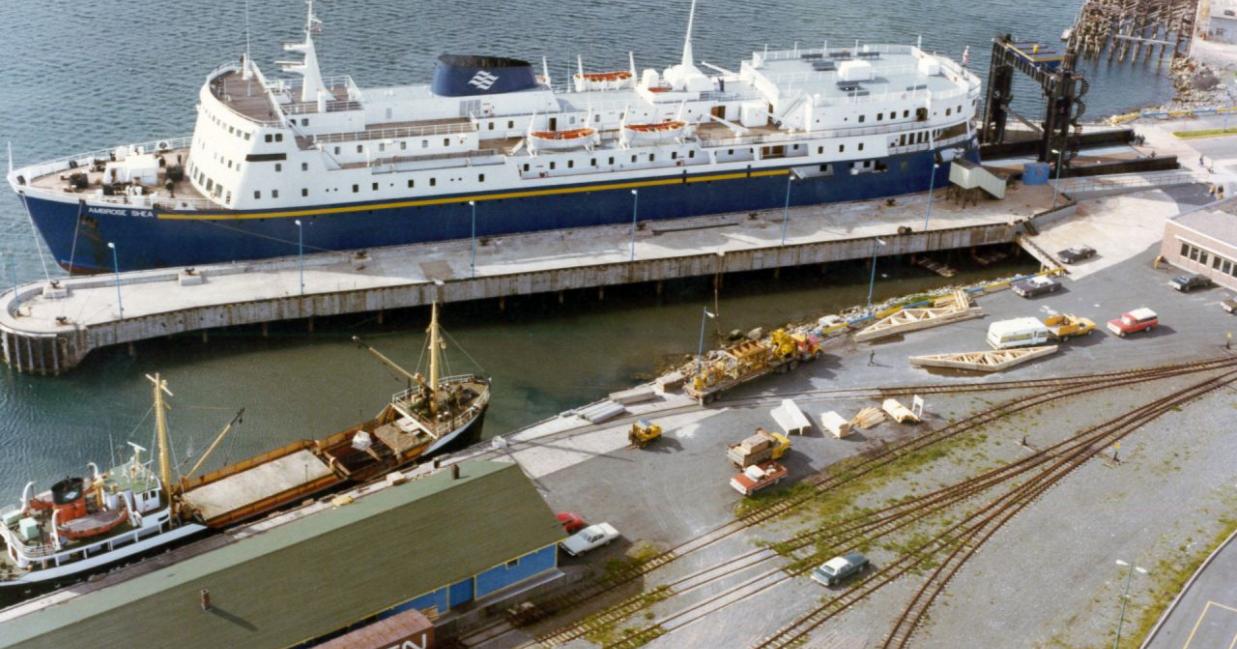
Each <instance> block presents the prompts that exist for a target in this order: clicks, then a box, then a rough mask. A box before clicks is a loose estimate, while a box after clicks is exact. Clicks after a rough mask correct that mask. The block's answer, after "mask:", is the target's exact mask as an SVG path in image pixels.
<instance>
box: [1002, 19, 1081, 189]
mask: <svg viewBox="0 0 1237 649" xmlns="http://www.w3.org/2000/svg"><path fill="white" fill-rule="evenodd" d="M1074 59H1075V54H1074V52H1073V51H1072V50H1068V49H1067V50H1066V51H1065V52H1064V53H1062V52H1058V51H1056V50H1054V49H1052V47H1050V46H1047V45H1044V44H1042V43H1038V42H1017V41H1015V40H1014V38H1013V36H1011V35H1009V34H1006V35H1005V36H1003V37H1001V38H995V39H993V40H992V63H991V65H990V67H989V68H988V92H987V96H986V99H985V103H984V123H983V128H982V130H981V131H980V138H981V140H982V141H983V143H984V144H989V145H991V144H1001V143H1003V142H1005V135H1006V132H1005V126H1006V123H1007V122H1008V120H1009V117H1010V116H1011V115H1013V116H1014V117H1015V118H1017V119H1018V120H1019V121H1022V122H1023V123H1025V124H1027V126H1029V127H1031V128H1032V129H1033V130H1035V131H1037V132H1038V133H1039V135H1040V141H1039V145H1038V147H1037V157H1038V159H1039V161H1040V162H1053V163H1057V162H1063V163H1065V164H1068V162H1069V158H1071V157H1072V156H1073V155H1074V153H1076V150H1074V149H1071V140H1070V131H1071V130H1072V129H1079V126H1078V120H1079V118H1081V117H1082V114H1083V113H1084V112H1085V111H1086V104H1084V103H1083V101H1082V97H1083V95H1086V94H1087V89H1088V87H1089V84H1088V83H1087V80H1086V79H1084V78H1083V77H1082V75H1081V74H1079V73H1078V72H1076V71H1075V70H1074ZM1016 72H1021V73H1022V74H1024V75H1026V76H1027V77H1029V78H1030V79H1031V80H1032V81H1034V82H1035V83H1037V84H1038V85H1039V87H1040V88H1041V89H1042V91H1043V93H1044V98H1045V101H1046V106H1045V110H1044V120H1043V122H1042V123H1041V124H1038V125H1037V124H1033V123H1031V122H1030V121H1028V120H1026V119H1025V118H1023V117H1022V116H1020V115H1018V114H1017V113H1015V112H1014V111H1013V109H1012V108H1011V107H1010V102H1011V101H1012V100H1013V87H1014V74H1015V73H1016ZM1075 149H1076V141H1075ZM1054 151H1055V152H1056V153H1054ZM1058 171H1059V170H1058Z"/></svg>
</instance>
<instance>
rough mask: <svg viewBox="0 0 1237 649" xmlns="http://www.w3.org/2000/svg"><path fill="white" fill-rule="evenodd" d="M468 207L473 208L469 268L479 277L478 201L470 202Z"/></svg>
mask: <svg viewBox="0 0 1237 649" xmlns="http://www.w3.org/2000/svg"><path fill="white" fill-rule="evenodd" d="M468 207H471V208H472V261H470V262H468V267H469V268H471V269H472V276H473V277H476V276H477V201H468Z"/></svg>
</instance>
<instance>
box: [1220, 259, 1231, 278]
mask: <svg viewBox="0 0 1237 649" xmlns="http://www.w3.org/2000/svg"><path fill="white" fill-rule="evenodd" d="M1232 271H1233V262H1231V261H1229V260H1227V259H1225V260H1224V267H1223V268H1221V269H1220V272H1221V273H1224V274H1225V275H1231V274H1232Z"/></svg>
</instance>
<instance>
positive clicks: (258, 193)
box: [208, 174, 485, 202]
mask: <svg viewBox="0 0 1237 649" xmlns="http://www.w3.org/2000/svg"><path fill="white" fill-rule="evenodd" d="M477 182H479V183H483V182H485V174H477ZM416 185H417V183H416V180H414V179H412V178H409V179H408V188H409V189H412V188H414V187H416ZM378 186H379V185H378V183H372V184H371V185H370V189H371V190H372V191H378ZM429 186H430V187H437V186H438V179H437V178H430V182H429ZM208 191H209V190H208ZM352 193H353V194H359V193H361V185H360V184H359V183H354V184H353V185H352ZM229 196H231V194H229ZM301 196H309V189H308V188H307V187H302V188H301ZM270 197H271V198H279V190H278V189H272V190H271V192H270ZM253 198H254V200H262V190H254V192H253ZM230 200H231V199H229V202H230Z"/></svg>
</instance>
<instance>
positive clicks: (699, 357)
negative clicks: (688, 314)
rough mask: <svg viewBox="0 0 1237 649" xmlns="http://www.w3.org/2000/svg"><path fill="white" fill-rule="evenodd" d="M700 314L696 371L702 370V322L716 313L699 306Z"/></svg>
mask: <svg viewBox="0 0 1237 649" xmlns="http://www.w3.org/2000/svg"><path fill="white" fill-rule="evenodd" d="M700 310H701V311H702V313H701V314H700V345H699V346H698V347H697V348H696V373H697V374H699V373H701V372H703V371H704V323H705V322H707V321H708V320H709V319H710V318H716V317H717V314H715V313H713V312H712V311H709V310H708V308H705V307H701V309H700Z"/></svg>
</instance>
